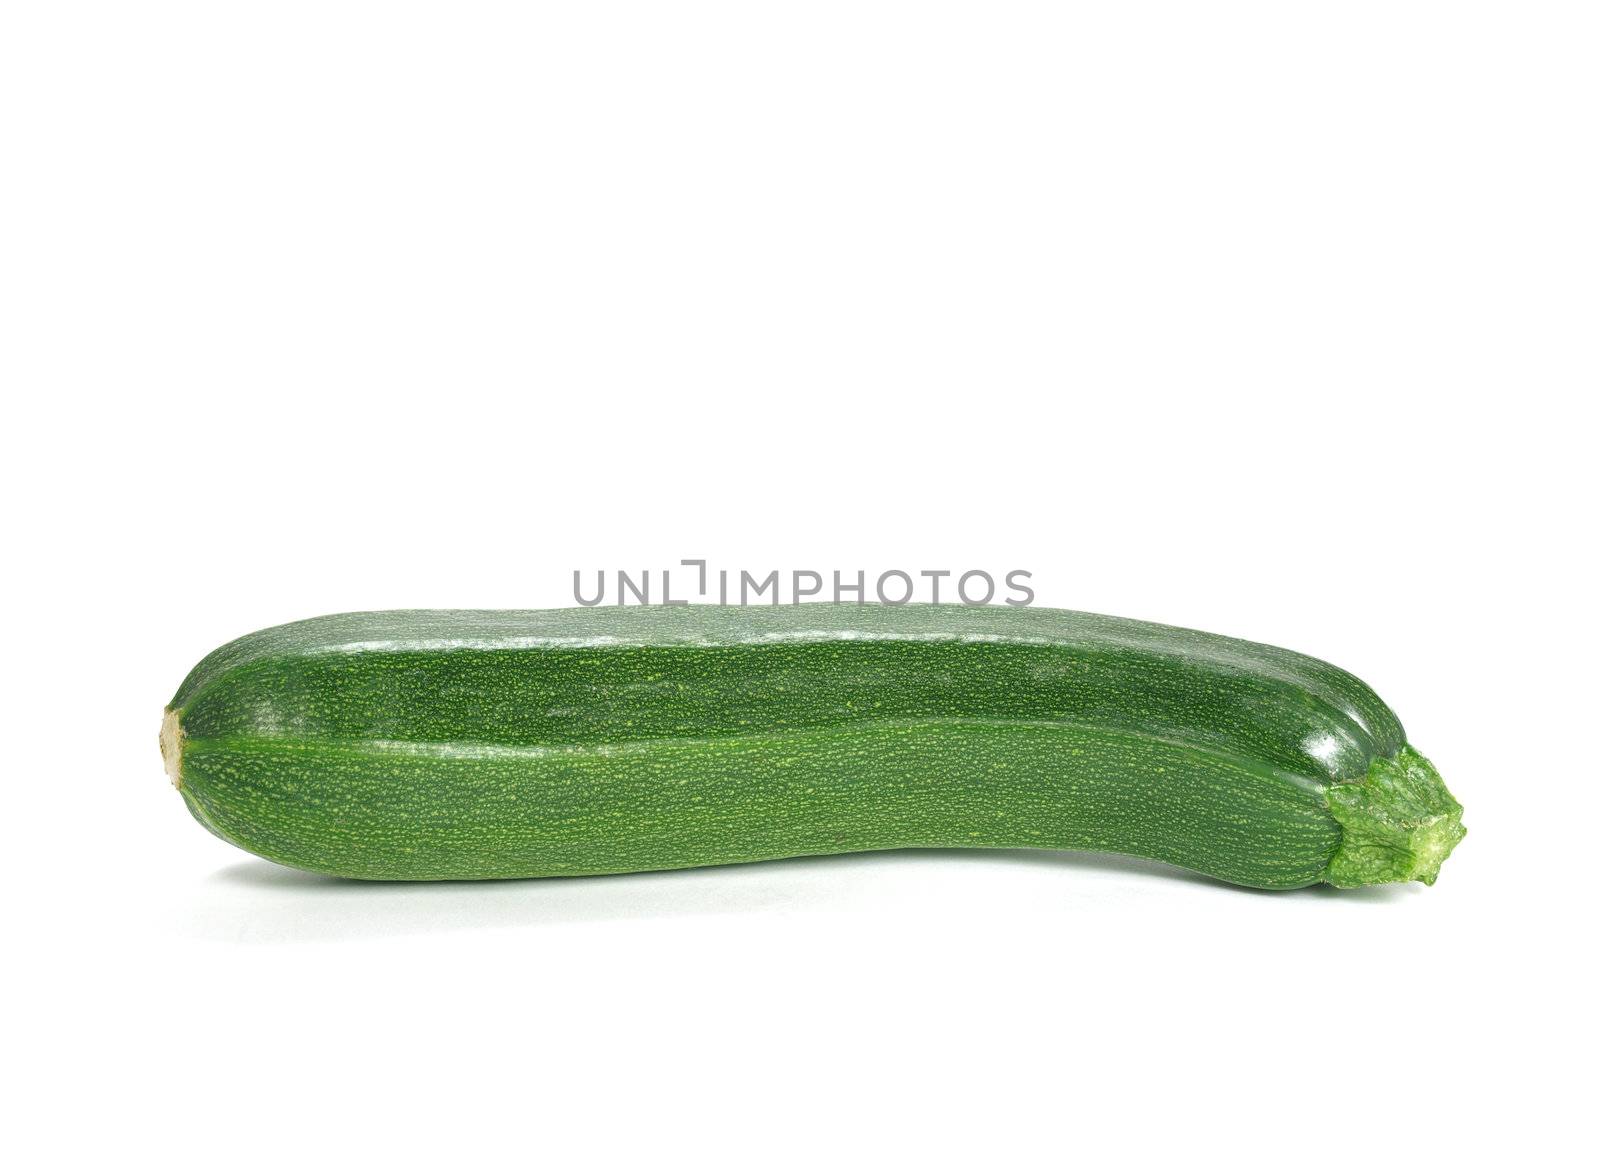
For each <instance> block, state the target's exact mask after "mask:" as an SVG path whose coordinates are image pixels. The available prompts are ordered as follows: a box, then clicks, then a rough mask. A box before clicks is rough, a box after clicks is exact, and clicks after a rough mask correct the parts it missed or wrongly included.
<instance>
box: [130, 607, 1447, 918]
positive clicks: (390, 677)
mask: <svg viewBox="0 0 1600 1166" xmlns="http://www.w3.org/2000/svg"><path fill="white" fill-rule="evenodd" d="M161 747H162V753H163V755H164V757H165V759H166V765H167V771H168V773H169V774H170V776H171V777H172V780H173V782H174V784H175V785H176V786H177V787H178V789H179V790H180V791H181V792H182V794H183V797H184V800H185V801H186V802H187V804H188V806H189V809H190V810H191V811H192V812H193V814H194V816H195V817H196V818H198V819H199V820H200V822H202V823H203V824H204V825H205V826H206V827H208V828H209V829H210V830H211V831H213V832H214V833H216V834H217V835H219V836H220V837H222V838H224V839H226V840H227V841H229V842H232V843H234V844H235V845H238V846H241V847H243V848H244V849H246V850H248V851H250V852H252V853H254V854H258V855H261V856H262V857H264V858H268V859H272V860H273V861H275V862H280V863H284V864H286V865H289V866H294V867H301V868H303V869H306V870H311V871H321V872H325V873H328V874H334V875H343V876H348V877H352V878H362V879H492V878H522V877H531V876H542V875H579V874H603V873H615V872H622V871H643V870H661V869H668V868H674V867H688V866H705V865H713V864H719V863H733V862H752V861H757V860H761V859H773V858H784V857H789V856H794V855H803V854H831V853H839V852H844V851H859V850H876V849H888V848H899V847H950V846H963V847H967V846H971V847H1050V848H1057V849H1070V850H1099V851H1114V852H1118V853H1123V854H1132V855H1140V856H1143V857H1146V858H1151V859H1156V860H1159V861H1161V862H1166V863H1171V864H1174V865H1176V866H1180V867H1185V868H1188V869H1191V870H1195V871H1200V872H1203V873H1205V874H1207V875H1211V876H1214V877H1215V878H1218V879H1222V880H1225V881H1227V882H1230V883H1238V884H1242V885H1245V886H1251V887H1270V888H1289V887H1302V886H1307V885H1309V884H1312V883H1318V882H1328V883H1332V884H1334V885H1335V886H1341V887H1354V886H1363V885H1366V884H1371V883H1384V882H1397V881H1403V880H1408V879H1420V880H1421V881H1422V882H1424V883H1432V882H1433V881H1434V877H1435V876H1436V874H1437V873H1438V870H1439V865H1440V863H1442V862H1443V861H1444V859H1445V857H1446V856H1447V855H1448V854H1449V853H1450V851H1451V849H1452V848H1453V847H1454V846H1455V844H1456V843H1457V842H1458V841H1459V840H1460V839H1461V837H1462V836H1463V834H1464V833H1465V831H1464V830H1463V829H1462V827H1461V807H1460V805H1458V804H1457V802H1456V801H1455V799H1454V798H1452V797H1451V796H1450V793H1449V792H1448V791H1447V790H1446V789H1445V787H1444V785H1443V783H1442V782H1441V781H1440V780H1439V776H1438V774H1437V773H1436V772H1435V770H1434V768H1433V767H1432V766H1431V765H1430V764H1429V763H1428V762H1427V761H1426V760H1425V759H1424V758H1423V757H1422V756H1421V755H1420V754H1418V753H1417V752H1416V751H1415V750H1413V749H1412V748H1411V747H1410V746H1409V745H1407V744H1406V738H1405V732H1404V730H1403V729H1402V728H1401V727H1400V722H1399V720H1397V719H1396V717H1395V715H1394V713H1393V712H1391V711H1390V710H1389V708H1388V706H1387V705H1385V704H1384V703H1383V701H1381V700H1380V699H1378V697H1377V696H1376V695H1375V694H1374V693H1373V692H1372V690H1371V689H1370V688H1368V687H1367V686H1366V685H1365V684H1363V683H1362V682H1361V681H1359V680H1357V679H1356V678H1355V677H1353V676H1351V675H1350V674H1349V673H1347V672H1344V671H1341V670H1340V669H1338V668H1335V667H1333V666H1332V665H1330V664H1325V663H1323V662H1321V661H1319V660H1315V659H1312V658H1310V657H1308V656H1302V655H1299V654H1297V653H1294V652H1289V651H1285V650H1283V649H1281V648H1273V647H1267V646H1264V645H1260V644H1252V643H1247V642H1245V641H1242V640H1234V639H1227V638H1224V637H1221V636H1214V635H1208V634H1206V633H1204V632H1196V631H1187V630H1184V629H1181V628H1172V627H1165V626H1161V625H1157V624H1149V623H1140V622H1136V621H1133V620H1125V619H1115V618H1111V617H1108V616H1100V615H1088V614H1084V613H1081V612H1071V611H1052V610H1046V609H1039V608H986V607H955V606H937V605H918V606H911V605H907V606H900V607H888V606H881V607H880V606H867V605H857V604H843V605H835V604H805V605H800V606H790V607H767V608H744V607H712V606H674V607H639V608H621V607H614V608H575V609H562V610H554V611H503V612H496V611H392V612H365V613H357V614H349V615H332V616H325V617H322V618H320V619H311V620H305V621H303V622H300V623H292V624H285V625H283V626H281V627H275V628H268V629H266V630H265V631H259V632H256V633H254V634H253V635H248V636H245V637H243V638H242V639H239V640H235V641H233V642H232V643H230V644H227V645H225V646H224V647H221V648H218V649H217V650H216V651H215V652H213V653H211V654H210V655H209V656H207V657H206V658H205V659H204V660H202V661H201V662H200V663H199V665H197V666H196V667H195V669H194V670H193V671H192V672H191V673H190V674H189V676H188V678H187V679H186V680H184V682H183V684H182V685H181V686H180V687H179V689H178V692H177V695H176V696H174V697H173V699H172V702H171V705H170V706H169V707H168V709H167V712H166V716H165V719H164V721H163V726H162V731H161Z"/></svg>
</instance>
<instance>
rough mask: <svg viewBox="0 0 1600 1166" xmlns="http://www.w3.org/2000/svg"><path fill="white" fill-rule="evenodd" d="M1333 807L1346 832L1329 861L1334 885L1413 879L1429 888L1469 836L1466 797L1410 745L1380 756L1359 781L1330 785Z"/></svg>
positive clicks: (1358, 884)
mask: <svg viewBox="0 0 1600 1166" xmlns="http://www.w3.org/2000/svg"><path fill="white" fill-rule="evenodd" d="M1328 809H1329V810H1330V811H1331V812H1332V814H1333V816H1334V818H1335V819H1336V820H1337V821H1338V823H1339V825H1340V827H1341V828H1342V829H1343V830H1344V839H1343V840H1342V841H1341V842H1340V844H1339V849H1338V850H1337V851H1335V852H1334V855H1333V858H1332V860H1330V862H1329V863H1328V873H1327V881H1328V882H1330V883H1332V884H1333V885H1334V886H1336V887H1366V886H1371V885H1372V884H1374V883H1403V882H1408V881H1410V880H1412V879H1415V880H1417V881H1418V882H1422V883H1426V884H1427V885H1428V886H1430V887H1431V886H1432V885H1433V881H1434V879H1436V878H1438V877H1439V867H1440V865H1441V864H1442V863H1443V862H1444V860H1445V859H1446V858H1448V857H1450V852H1451V851H1452V850H1454V849H1455V848H1456V843H1458V842H1460V841H1461V840H1462V839H1463V838H1465V837H1466V834H1467V830H1466V827H1464V826H1463V825H1462V824H1461V803H1460V802H1458V801H1456V799H1455V798H1454V797H1452V796H1451V795H1450V791H1449V790H1448V789H1446V788H1445V785H1444V782H1443V781H1441V780H1440V778H1439V771H1438V770H1437V769H1435V768H1434V767H1433V765H1432V763H1430V762H1429V761H1428V759H1427V758H1426V757H1424V756H1423V755H1422V754H1420V753H1418V752H1417V751H1416V750H1415V749H1413V748H1411V746H1409V745H1406V746H1403V747H1402V748H1401V749H1400V751H1399V752H1398V753H1396V754H1395V755H1394V756H1393V757H1380V758H1378V759H1377V760H1376V761H1374V762H1373V763H1372V765H1371V767H1370V768H1369V769H1368V770H1367V772H1366V776H1364V777H1363V778H1362V779H1361V780H1360V781H1347V782H1341V783H1339V784H1337V785H1334V786H1332V787H1330V788H1329V790H1328Z"/></svg>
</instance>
